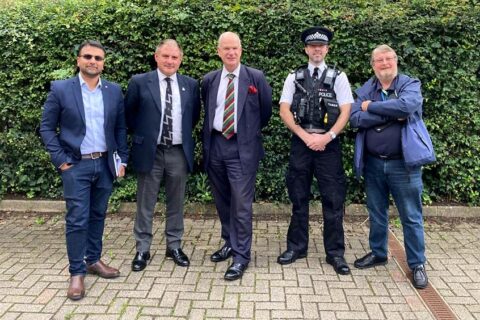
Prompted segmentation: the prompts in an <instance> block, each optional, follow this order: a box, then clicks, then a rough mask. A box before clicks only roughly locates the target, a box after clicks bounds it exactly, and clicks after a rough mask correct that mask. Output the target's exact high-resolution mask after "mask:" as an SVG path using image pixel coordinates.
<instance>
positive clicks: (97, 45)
mask: <svg viewBox="0 0 480 320" xmlns="http://www.w3.org/2000/svg"><path fill="white" fill-rule="evenodd" d="M86 46H90V47H95V48H98V49H101V50H102V51H103V53H104V54H106V51H105V47H104V46H103V45H102V44H101V43H100V41H96V40H85V41H83V42H82V43H81V44H80V46H79V47H78V52H77V56H80V52H82V49H83V48H84V47H86Z"/></svg>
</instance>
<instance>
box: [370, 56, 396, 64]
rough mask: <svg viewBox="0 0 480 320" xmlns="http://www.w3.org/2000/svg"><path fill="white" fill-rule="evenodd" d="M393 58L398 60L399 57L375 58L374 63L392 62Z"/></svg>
mask: <svg viewBox="0 0 480 320" xmlns="http://www.w3.org/2000/svg"><path fill="white" fill-rule="evenodd" d="M393 60H397V57H388V58H381V59H380V58H379V59H373V63H381V62H392V61H393Z"/></svg>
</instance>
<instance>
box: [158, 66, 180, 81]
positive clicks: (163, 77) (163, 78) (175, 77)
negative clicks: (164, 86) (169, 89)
mask: <svg viewBox="0 0 480 320" xmlns="http://www.w3.org/2000/svg"><path fill="white" fill-rule="evenodd" d="M157 74H158V81H159V82H160V83H162V81H163V80H165V78H167V76H166V75H164V74H163V73H162V71H160V69H158V68H157ZM168 78H170V79H172V82H176V81H177V73H176V72H175V73H174V74H172V75H171V76H168Z"/></svg>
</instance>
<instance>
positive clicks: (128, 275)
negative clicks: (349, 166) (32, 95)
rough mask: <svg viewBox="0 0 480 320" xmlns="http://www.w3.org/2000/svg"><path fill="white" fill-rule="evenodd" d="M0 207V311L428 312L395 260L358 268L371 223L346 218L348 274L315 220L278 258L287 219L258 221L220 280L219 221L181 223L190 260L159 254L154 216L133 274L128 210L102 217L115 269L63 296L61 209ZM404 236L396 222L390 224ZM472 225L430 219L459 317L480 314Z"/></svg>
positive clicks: (479, 230)
mask: <svg viewBox="0 0 480 320" xmlns="http://www.w3.org/2000/svg"><path fill="white" fill-rule="evenodd" d="M36 219H37V218H36V216H35V215H19V214H10V215H9V214H2V215H0V319H2V320H3V319H35V320H37V319H142V320H146V319H389V320H390V319H433V317H432V315H431V313H430V312H429V310H428V309H426V307H425V306H424V304H423V303H422V301H421V299H420V298H419V296H418V295H417V294H416V291H415V289H414V288H413V287H412V285H411V284H410V282H409V281H408V279H406V278H405V277H404V276H403V274H402V273H401V271H400V269H399V268H398V266H397V265H396V264H395V263H394V261H393V260H391V261H390V263H389V264H388V265H386V266H382V267H377V268H374V269H368V270H356V269H354V268H353V261H354V260H355V259H356V258H358V257H360V256H363V255H364V254H365V252H366V251H368V238H367V234H368V223H365V224H361V222H354V221H351V222H347V223H346V224H345V230H346V244H347V250H346V259H347V261H348V262H349V263H350V264H351V265H352V275H348V276H338V275H337V274H336V273H335V272H334V271H333V269H332V268H331V266H330V265H328V264H326V262H325V253H324V249H323V242H322V240H321V235H322V224H321V221H319V217H315V218H314V219H313V220H314V221H312V222H311V228H310V230H311V231H310V248H309V254H308V257H307V258H306V259H300V260H298V261H297V262H296V263H295V264H293V265H288V266H280V265H278V264H277V263H276V258H277V256H278V255H279V254H280V253H281V251H282V250H283V249H284V248H285V235H286V232H287V227H288V221H287V220H283V221H268V220H267V221H255V222H254V239H253V255H252V257H253V258H252V262H251V263H250V266H249V268H248V270H247V272H246V273H245V275H244V277H243V278H242V279H241V280H240V281H236V282H226V281H224V280H223V274H224V272H225V270H226V268H227V267H228V264H229V262H228V261H225V262H220V263H217V264H215V263H212V262H210V259H209V256H210V254H211V253H212V252H213V251H214V250H216V249H217V248H218V247H220V246H221V245H222V243H221V240H220V236H219V233H220V224H219V221H218V220H217V219H203V220H202V219H201V220H192V219H186V221H185V235H184V243H183V249H184V251H185V253H186V254H187V255H188V256H189V257H190V260H191V266H190V267H189V268H188V269H186V268H181V267H177V266H176V265H174V263H173V262H172V261H171V260H167V259H165V256H164V253H165V239H164V234H163V230H164V223H163V219H162V217H160V216H157V217H156V218H155V223H154V244H153V247H152V248H151V253H152V254H153V257H152V260H151V263H150V264H149V266H148V267H147V269H146V270H145V271H143V272H139V273H135V272H132V271H131V270H130V263H131V259H132V258H133V255H134V253H135V248H134V239H133V234H132V229H133V218H132V215H109V217H108V219H107V222H106V230H105V237H104V254H103V260H104V261H105V262H107V263H108V264H110V265H112V266H115V267H118V268H120V270H121V274H122V275H121V277H120V278H117V279H113V280H105V279H101V278H98V277H96V276H92V275H88V276H87V277H86V281H85V282H86V287H87V295H86V297H85V298H84V299H83V300H81V301H79V302H72V301H70V300H68V299H67V298H66V297H65V295H66V289H67V287H68V277H69V275H68V268H67V258H66V252H65V244H64V222H63V216H60V215H50V216H45V223H44V224H41V223H38V220H37V223H36ZM394 231H395V233H396V235H397V236H398V237H399V238H400V239H401V236H402V234H401V230H399V229H394ZM479 238H480V225H478V224H474V223H467V222H462V223H456V224H449V225H445V224H439V223H434V224H428V225H427V227H426V240H427V245H428V252H427V254H428V260H429V264H428V265H427V270H428V275H429V277H430V281H431V283H432V284H433V285H434V286H435V287H436V288H437V290H438V291H439V292H440V294H441V295H442V296H443V297H444V298H445V300H446V301H447V303H448V304H449V305H450V306H451V307H452V309H453V310H454V312H455V313H456V314H457V316H458V318H459V319H480V308H479V305H480V274H479V273H480V267H479V266H480V263H479V260H480V253H479V250H478V244H479V243H480V239H479Z"/></svg>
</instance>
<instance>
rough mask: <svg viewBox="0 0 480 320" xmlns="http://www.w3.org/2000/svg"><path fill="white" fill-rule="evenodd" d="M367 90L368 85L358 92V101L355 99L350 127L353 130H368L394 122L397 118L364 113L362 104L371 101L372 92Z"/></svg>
mask: <svg viewBox="0 0 480 320" xmlns="http://www.w3.org/2000/svg"><path fill="white" fill-rule="evenodd" d="M365 88H366V85H364V86H363V87H362V88H360V89H358V90H357V91H356V94H357V99H355V102H354V103H353V104H352V110H351V112H350V126H352V127H353V128H361V129H367V128H370V127H373V126H378V125H381V124H384V123H387V122H389V121H391V120H394V119H395V118H393V117H387V116H383V115H379V114H375V113H371V112H368V111H362V102H363V101H366V100H370V92H367V90H366V89H365ZM373 103H374V102H371V103H370V104H369V106H368V110H370V106H371V105H372V104H373Z"/></svg>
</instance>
